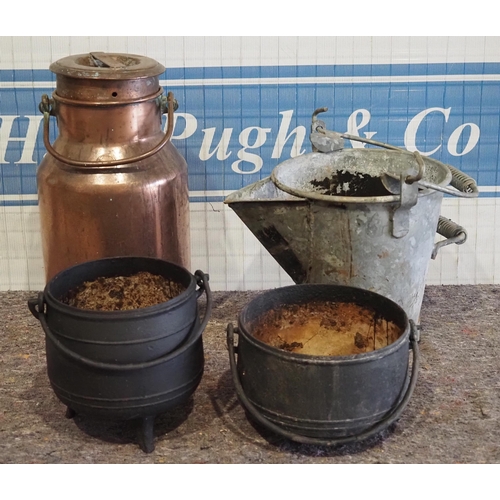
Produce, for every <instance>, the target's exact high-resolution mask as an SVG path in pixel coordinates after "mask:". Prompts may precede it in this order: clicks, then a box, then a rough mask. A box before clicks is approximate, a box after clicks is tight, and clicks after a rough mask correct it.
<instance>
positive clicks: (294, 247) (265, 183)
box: [224, 177, 310, 283]
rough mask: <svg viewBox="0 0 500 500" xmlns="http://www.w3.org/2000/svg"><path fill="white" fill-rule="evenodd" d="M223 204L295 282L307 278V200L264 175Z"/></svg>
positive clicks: (232, 195) (303, 280)
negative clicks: (261, 178) (263, 177)
mask: <svg viewBox="0 0 500 500" xmlns="http://www.w3.org/2000/svg"><path fill="white" fill-rule="evenodd" d="M224 203H225V204H227V205H229V206H230V207H231V208H232V209H233V211H234V212H235V213H236V215H237V216H238V217H239V218H240V219H241V220H242V222H243V223H244V224H245V225H246V226H247V227H248V229H249V230H250V231H251V232H252V233H253V234H254V235H255V237H256V238H257V239H258V240H259V242H260V243H261V244H262V245H263V246H264V248H265V249H266V250H267V251H268V252H269V253H270V254H271V255H272V256H273V257H274V259H275V260H276V261H277V262H278V264H279V265H280V266H281V267H282V268H283V269H284V271H285V272H286V273H288V274H289V276H290V277H291V278H292V279H293V281H294V282H295V283H304V282H306V281H307V269H308V259H309V251H310V249H309V247H310V245H309V243H308V241H309V238H308V232H309V228H308V224H309V223H308V219H309V217H308V206H309V203H308V201H307V200H305V199H303V198H298V197H296V196H293V195H290V194H287V193H285V192H284V191H281V190H280V189H278V188H277V187H276V185H275V184H274V183H273V182H272V181H271V179H270V178H269V177H267V178H266V179H263V180H260V181H257V182H255V183H254V184H251V185H249V186H246V187H244V188H243V189H240V190H239V191H236V192H234V193H232V194H230V195H229V196H228V197H227V198H226V199H225V200H224ZM301 233H302V234H301Z"/></svg>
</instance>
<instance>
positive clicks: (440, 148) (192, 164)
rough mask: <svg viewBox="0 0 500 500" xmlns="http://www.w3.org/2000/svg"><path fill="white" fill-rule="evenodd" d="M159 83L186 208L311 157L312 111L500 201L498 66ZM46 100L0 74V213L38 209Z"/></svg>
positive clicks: (35, 79) (25, 78)
mask: <svg viewBox="0 0 500 500" xmlns="http://www.w3.org/2000/svg"><path fill="white" fill-rule="evenodd" d="M160 83H161V85H162V86H163V88H164V89H165V91H172V92H173V93H174V95H175V98H176V99H177V100H178V102H179V109H178V110H177V112H176V117H175V128H174V133H173V137H172V143H173V144H174V145H175V146H176V147H177V148H178V150H179V152H180V153H181V154H182V155H183V156H184V157H185V159H186V161H187V164H188V170H189V186H190V193H191V199H192V201H206V200H217V199H223V198H224V196H225V195H226V194H228V193H229V192H231V191H233V190H236V189H239V188H241V187H243V186H246V185H248V184H250V183H253V182H255V181H256V180H259V179H262V178H264V177H266V176H268V175H269V174H270V173H271V171H272V169H273V168H274V167H275V166H276V165H277V164H278V163H280V162H282V161H284V160H286V159H287V158H290V157H294V156H297V155H300V154H304V153H306V152H310V151H311V145H310V142H309V131H310V124H311V115H312V113H313V111H314V110H315V109H317V108H320V107H327V108H328V111H327V112H326V113H323V114H321V115H320V119H321V120H323V121H325V122H326V125H327V128H328V129H330V130H334V131H337V132H347V133H349V134H352V135H359V136H361V137H366V138H372V139H375V140H377V141H380V142H385V143H389V144H392V145H395V146H399V147H402V148H405V149H407V150H410V151H419V152H420V153H421V154H422V155H424V156H430V157H432V158H435V159H436V160H439V161H442V162H444V163H448V164H450V165H453V166H454V167H456V168H459V169H460V170H462V171H464V172H465V173H467V174H468V175H470V176H471V177H473V178H474V179H475V180H476V182H477V183H478V185H479V186H481V196H496V195H497V192H500V190H499V189H498V186H499V185H500V168H499V143H500V137H499V133H500V64H497V63H491V64H486V63H485V64H477V63H470V64H428V65H420V64H413V65H409V64H403V65H365V66H363V65H349V66H259V67H219V68H212V67H211V68H180V69H168V70H167V71H166V73H165V74H164V75H162V76H161V78H160ZM54 88H55V78H54V75H53V74H52V73H51V72H50V71H48V70H33V71H28V70H17V71H15V70H12V71H9V70H0V204H2V205H23V204H36V203H37V197H36V192H37V189H36V168H37V164H38V163H39V162H40V160H41V159H42V157H43V155H44V154H45V153H46V151H45V148H44V145H43V139H42V134H43V131H42V128H43V117H42V114H41V113H40V112H39V111H38V104H39V102H40V100H41V96H42V95H43V94H49V95H50V94H51V93H52V92H53V91H54ZM52 121H53V123H52V125H51V141H53V140H54V139H55V137H56V135H57V130H56V126H55V118H52ZM346 147H372V146H367V145H366V144H362V143H358V142H353V143H351V141H346Z"/></svg>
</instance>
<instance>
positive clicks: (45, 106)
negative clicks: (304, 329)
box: [38, 92, 177, 167]
mask: <svg viewBox="0 0 500 500" xmlns="http://www.w3.org/2000/svg"><path fill="white" fill-rule="evenodd" d="M160 105H161V106H162V107H163V103H162V102H161V101H160ZM176 105H177V102H176V101H175V99H174V94H173V93H172V92H169V93H168V94H167V109H168V113H167V131H166V132H165V135H164V137H163V139H162V140H161V141H160V142H159V143H158V144H157V145H156V146H155V147H154V148H153V149H151V150H149V151H146V152H145V153H142V154H140V155H136V156H132V157H130V158H122V159H120V160H110V161H79V160H72V159H70V158H66V157H65V156H63V155H61V154H59V153H58V152H57V151H56V150H55V149H54V148H53V147H52V144H50V140H49V120H50V115H51V111H52V110H51V103H50V99H49V96H48V95H47V94H44V95H43V96H42V100H41V102H40V104H39V106H38V108H39V109H40V111H41V112H42V113H43V143H44V145H45V148H46V149H47V151H48V153H49V154H51V155H52V156H53V157H54V158H55V159H56V160H59V161H60V162H62V163H66V164H67V165H71V166H73V167H116V166H118V165H128V164H130V163H136V162H138V161H141V160H145V159H146V158H149V157H151V156H153V155H154V154H156V153H157V152H158V151H160V149H162V148H163V146H165V144H167V142H168V141H169V140H170V137H172V133H173V131H174V111H175V109H176Z"/></svg>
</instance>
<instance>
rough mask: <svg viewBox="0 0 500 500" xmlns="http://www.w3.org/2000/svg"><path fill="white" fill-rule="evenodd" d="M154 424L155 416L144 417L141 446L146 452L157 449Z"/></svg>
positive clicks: (140, 437)
mask: <svg viewBox="0 0 500 500" xmlns="http://www.w3.org/2000/svg"><path fill="white" fill-rule="evenodd" d="M154 424H155V417H154V416H153V417H152V416H149V417H144V418H143V419H142V420H141V428H140V433H139V446H140V447H141V450H142V451H143V452H144V453H152V452H153V451H154V449H155V444H154V438H155V436H154Z"/></svg>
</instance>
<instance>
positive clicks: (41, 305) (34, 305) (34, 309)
mask: <svg viewBox="0 0 500 500" xmlns="http://www.w3.org/2000/svg"><path fill="white" fill-rule="evenodd" d="M28 309H29V310H30V312H31V314H33V316H34V317H35V318H36V319H40V314H45V299H44V296H43V292H39V293H38V297H37V298H36V299H29V300H28Z"/></svg>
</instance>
